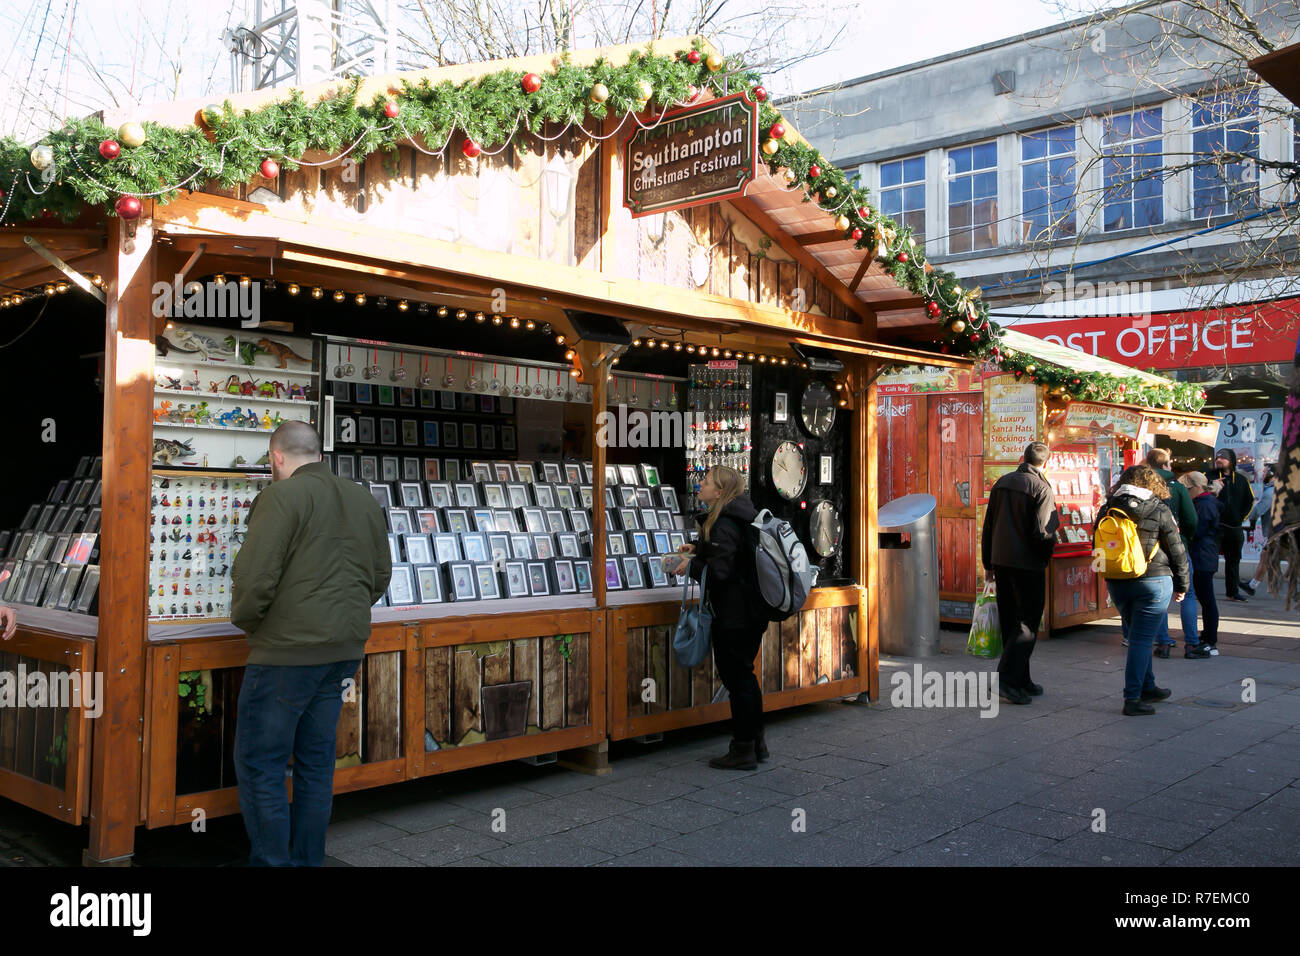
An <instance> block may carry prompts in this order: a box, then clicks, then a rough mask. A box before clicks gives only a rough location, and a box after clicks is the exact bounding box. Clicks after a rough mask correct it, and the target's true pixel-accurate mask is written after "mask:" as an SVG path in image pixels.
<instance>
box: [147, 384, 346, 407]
mask: <svg viewBox="0 0 1300 956" xmlns="http://www.w3.org/2000/svg"><path fill="white" fill-rule="evenodd" d="M153 393H154V394H155V395H175V396H177V397H179V398H193V397H194V396H196V395H198V396H202V398H203V400H204V401H211V400H212V399H214V398H220V399H222V400H230V401H235V400H238V399H243V401H244V404H247V403H248V399H250V398H256V399H257V404H259V405H261V404H263V403H265V404H268V405H310V406H312V407H313V408H315V407H316V406H317V405H319V404H320V403H319V402H317V401H315V400H314V399H309V398H262V397H260V396H250V395H235V394H233V393H232V392H192V391H191V392H187V391H185V390H184V389H179V390H178V389H174V388H161V387H156V388H154V390H153Z"/></svg>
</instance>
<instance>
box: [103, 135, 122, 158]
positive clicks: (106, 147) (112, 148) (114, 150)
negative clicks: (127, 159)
mask: <svg viewBox="0 0 1300 956" xmlns="http://www.w3.org/2000/svg"><path fill="white" fill-rule="evenodd" d="M121 152H122V147H121V146H119V145H117V143H116V142H115V141H113V140H111V139H106V140H104V141H103V142H102V143H100V144H99V155H100V156H103V157H104V158H105V159H117V157H118V155H119V154H120V153H121Z"/></svg>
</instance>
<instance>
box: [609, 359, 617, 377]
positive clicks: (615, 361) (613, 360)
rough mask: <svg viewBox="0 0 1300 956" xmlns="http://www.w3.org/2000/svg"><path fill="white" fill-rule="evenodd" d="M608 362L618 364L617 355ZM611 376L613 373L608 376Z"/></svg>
mask: <svg viewBox="0 0 1300 956" xmlns="http://www.w3.org/2000/svg"><path fill="white" fill-rule="evenodd" d="M609 364H610V365H617V364H618V356H617V355H615V356H614V357H613V358H612V359H610V360H609ZM613 377H614V376H613V375H611V376H610V378H613Z"/></svg>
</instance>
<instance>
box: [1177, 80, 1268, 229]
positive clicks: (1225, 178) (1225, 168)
mask: <svg viewBox="0 0 1300 956" xmlns="http://www.w3.org/2000/svg"><path fill="white" fill-rule="evenodd" d="M1192 152H1193V153H1195V154H1196V155H1195V162H1196V163H1197V165H1196V166H1194V167H1193V169H1192V215H1193V216H1195V217H1196V218H1198V219H1199V218H1200V217H1202V216H1224V215H1227V214H1229V213H1239V212H1245V211H1247V210H1250V209H1254V208H1256V207H1257V206H1258V205H1259V173H1258V169H1259V167H1258V166H1256V165H1255V163H1253V162H1251V159H1250V158H1257V157H1258V156H1259V94H1258V92H1256V91H1254V90H1238V91H1234V92H1232V93H1221V94H1218V95H1215V96H1207V97H1205V98H1203V99H1200V100H1196V101H1195V102H1194V103H1193V104H1192ZM1247 157H1250V158H1247Z"/></svg>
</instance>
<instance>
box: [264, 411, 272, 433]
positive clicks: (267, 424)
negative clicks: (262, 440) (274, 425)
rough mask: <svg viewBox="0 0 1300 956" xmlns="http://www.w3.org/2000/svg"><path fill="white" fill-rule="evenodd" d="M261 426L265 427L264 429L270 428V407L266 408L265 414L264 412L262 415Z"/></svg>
mask: <svg viewBox="0 0 1300 956" xmlns="http://www.w3.org/2000/svg"><path fill="white" fill-rule="evenodd" d="M262 427H263V428H266V429H270V428H271V410H270V409H267V411H266V414H264V415H263V416H262Z"/></svg>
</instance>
